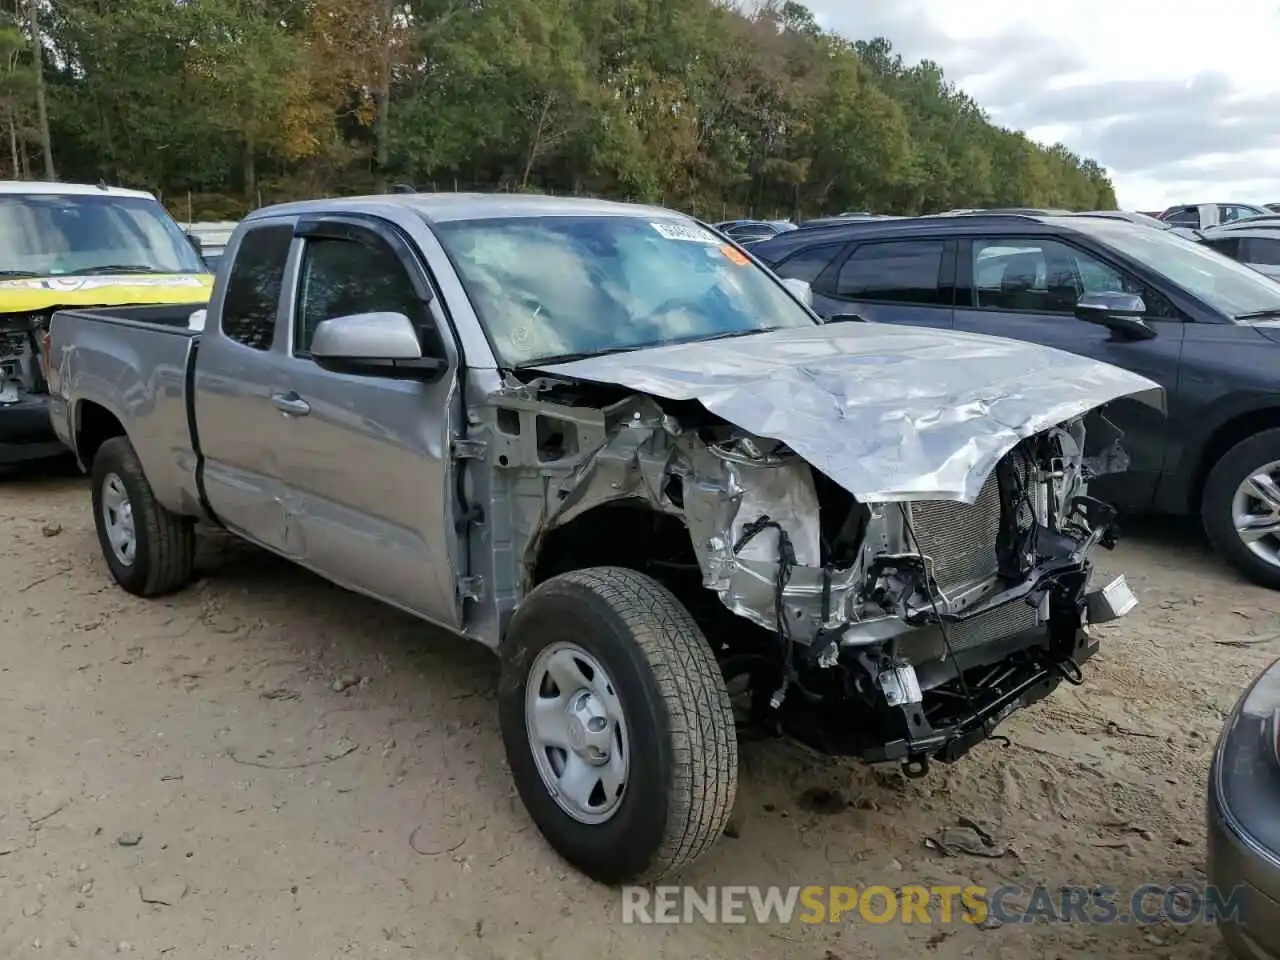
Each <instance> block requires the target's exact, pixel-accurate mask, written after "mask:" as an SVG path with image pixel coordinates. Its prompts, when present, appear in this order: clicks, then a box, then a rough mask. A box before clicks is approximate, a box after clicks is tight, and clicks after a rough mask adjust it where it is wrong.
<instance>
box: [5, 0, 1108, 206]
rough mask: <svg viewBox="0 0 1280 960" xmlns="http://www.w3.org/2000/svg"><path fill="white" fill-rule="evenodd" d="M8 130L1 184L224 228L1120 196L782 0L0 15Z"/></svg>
mask: <svg viewBox="0 0 1280 960" xmlns="http://www.w3.org/2000/svg"><path fill="white" fill-rule="evenodd" d="M6 8H7V9H6ZM0 123H3V126H4V129H3V132H2V133H0V170H3V169H4V168H7V173H4V174H0V175H7V176H13V177H17V178H43V177H46V176H49V175H56V176H57V177H58V178H59V179H63V180H78V181H89V182H97V181H105V182H107V183H111V184H119V185H123V186H134V187H141V188H145V189H150V190H153V191H157V192H159V193H160V194H161V195H162V196H163V197H164V199H165V201H166V202H167V203H169V205H170V207H171V209H174V210H175V212H176V213H181V214H186V213H187V212H188V210H187V205H190V206H191V209H190V213H191V214H193V215H204V216H206V217H208V216H212V217H238V216H240V215H242V214H243V213H244V212H245V211H246V210H247V209H250V208H252V207H253V206H256V205H258V204H259V203H261V202H273V201H277V200H283V199H292V198H298V197H305V196H316V195H336V194H350V193H356V192H365V191H377V190H382V189H386V188H387V186H388V185H389V184H395V183H401V182H405V183H410V184H414V185H416V186H417V187H418V188H419V189H427V188H435V189H482V190H540V191H545V192H551V193H580V194H587V195H595V196H609V197H615V198H626V199H634V200H640V201H646V202H657V203H663V204H665V205H667V206H670V207H675V208H679V209H684V210H687V211H690V212H693V213H696V214H698V215H701V216H704V217H709V218H711V219H720V218H722V217H725V216H737V215H754V216H770V217H772V216H787V217H805V216H814V215H818V214H821V213H838V212H841V211H844V210H870V211H877V212H891V213H906V214H915V213H923V212H932V211H938V210H945V209H952V208H956V207H986V206H1013V205H1028V206H1050V207H1065V208H1069V209H1097V208H1113V207H1114V206H1115V194H1114V191H1113V189H1112V185H1111V182H1110V180H1109V178H1108V176H1107V173H1106V171H1105V170H1104V169H1103V168H1102V167H1100V166H1099V165H1098V164H1097V163H1095V162H1094V161H1093V160H1090V159H1086V158H1081V157H1079V156H1077V155H1075V154H1074V153H1072V152H1071V151H1070V150H1068V149H1067V148H1066V147H1065V146H1062V145H1057V146H1053V147H1048V148H1046V147H1043V146H1041V145H1039V144H1036V143H1034V142H1032V141H1031V140H1029V139H1028V138H1027V137H1026V136H1024V135H1023V134H1022V133H1020V132H1017V131H1012V130H1007V129H1004V128H1001V127H1000V126H998V125H996V124H994V123H993V122H992V121H991V119H990V118H989V117H988V115H987V114H986V113H985V112H984V111H983V110H982V108H981V107H980V106H979V105H978V104H977V103H976V102H975V101H974V100H973V99H972V98H970V97H969V96H968V95H966V94H965V93H963V92H962V91H961V90H959V89H957V88H956V86H955V85H954V84H953V83H951V82H949V81H948V80H947V79H946V78H945V76H944V74H943V71H942V69H941V68H940V67H939V66H938V65H937V64H936V63H933V62H930V61H923V62H920V63H914V64H911V63H907V62H905V61H904V60H903V58H902V57H901V56H899V55H898V54H896V53H895V52H894V50H893V48H892V46H891V44H890V43H889V41H887V40H885V39H883V38H876V39H871V40H867V41H850V40H847V39H845V38H842V37H839V36H836V35H834V34H831V33H829V32H826V31H824V30H822V29H821V28H820V27H819V26H818V24H817V23H816V21H815V19H814V17H813V15H812V14H811V13H810V11H809V10H808V9H807V8H806V7H804V6H802V5H801V4H799V3H795V2H783V0H766V2H763V3H760V4H758V5H756V6H754V7H752V8H750V9H747V10H744V8H743V5H741V4H738V3H735V2H732V0H0Z"/></svg>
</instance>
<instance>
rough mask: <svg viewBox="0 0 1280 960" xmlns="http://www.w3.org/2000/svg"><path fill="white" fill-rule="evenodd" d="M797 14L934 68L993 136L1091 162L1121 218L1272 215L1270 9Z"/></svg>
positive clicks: (1184, 2)
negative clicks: (1250, 210)
mask: <svg viewBox="0 0 1280 960" xmlns="http://www.w3.org/2000/svg"><path fill="white" fill-rule="evenodd" d="M806 5H807V6H808V7H809V9H811V10H812V11H813V12H814V14H815V16H816V17H817V18H818V21H819V22H820V23H821V24H822V25H823V26H824V27H826V28H827V29H830V30H834V31H836V32H838V33H841V34H844V35H845V36H848V37H850V38H852V39H869V38H871V37H873V36H877V35H879V36H885V37H888V38H889V40H890V41H891V42H892V43H893V45H894V47H895V48H896V49H897V50H898V52H900V53H901V54H902V55H903V57H904V58H907V59H909V60H911V61H915V60H919V59H921V58H923V57H927V58H929V59H931V60H935V61H937V62H938V63H939V64H941V65H942V67H943V69H944V70H945V72H946V74H947V76H948V77H949V78H950V79H952V80H954V81H956V82H957V83H958V84H959V85H960V86H961V87H962V88H963V89H964V90H966V91H967V92H968V93H969V94H970V95H971V96H973V97H974V99H975V100H977V101H978V102H979V103H980V104H981V105H982V106H983V107H984V108H986V110H987V112H988V113H990V114H991V116H992V118H993V119H994V120H995V121H996V122H998V123H1000V124H1003V125H1004V126H1010V127H1016V128H1019V129H1022V130H1025V131H1026V132H1027V133H1028V134H1029V135H1030V136H1031V137H1032V138H1034V139H1036V140H1041V141H1044V142H1046V143H1052V142H1054V141H1061V142H1063V143H1065V144H1067V146H1069V147H1071V148H1072V149H1073V150H1075V151H1076V152H1077V153H1080V154H1083V155H1085V156H1091V157H1093V158H1094V159H1096V160H1097V161H1098V162H1099V163H1101V164H1102V165H1103V166H1105V167H1106V168H1107V169H1108V170H1109V171H1110V172H1111V177H1112V181H1113V182H1114V183H1115V185H1116V193H1117V194H1118V197H1119V200H1120V205H1121V207H1123V208H1126V209H1130V210H1163V209H1164V208H1165V207H1166V206H1169V205H1170V204H1173V203H1195V202H1210V201H1214V202H1223V201H1240V202H1244V203H1249V202H1254V203H1266V202H1280V69H1277V66H1278V63H1277V61H1280V0H1211V2H1204V0H1181V2H1172V3H1169V2H1165V3H1159V2H1153V0H1071V2H1069V3H1066V4H1058V5H1050V6H1045V5H1042V4H1028V3H1027V2H1026V0H875V2H873V0H808V2H807V4H806ZM1051 11H1052V12H1051Z"/></svg>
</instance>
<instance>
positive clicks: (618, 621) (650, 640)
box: [499, 567, 738, 884]
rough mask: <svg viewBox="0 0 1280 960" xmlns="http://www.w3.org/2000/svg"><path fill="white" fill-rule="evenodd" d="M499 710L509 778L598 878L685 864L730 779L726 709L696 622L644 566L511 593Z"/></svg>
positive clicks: (709, 829)
mask: <svg viewBox="0 0 1280 960" xmlns="http://www.w3.org/2000/svg"><path fill="white" fill-rule="evenodd" d="M501 654H502V680H501V685H500V692H499V710H500V719H501V726H502V737H503V742H504V744H505V746H506V752H507V760H508V763H509V764H510V766H511V772H512V776H513V778H514V779H515V784H516V789H517V790H518V791H519V792H520V797H521V799H522V800H523V801H524V804H525V806H526V808H528V810H529V814H530V816H531V817H532V818H533V821H534V823H535V824H537V826H538V829H539V830H540V831H541V832H542V834H543V836H544V837H546V839H547V840H548V842H549V843H550V844H551V846H552V847H554V848H555V850H556V851H557V852H558V853H559V854H560V855H561V856H563V857H564V858H565V859H566V860H568V861H569V862H570V863H572V864H573V865H574V866H576V867H577V868H578V869H580V870H582V871H583V872H584V873H585V874H587V875H588V876H590V877H592V878H593V879H595V880H598V881H600V882H602V883H611V884H616V883H626V882H632V881H652V880H656V879H658V878H660V877H663V876H666V875H668V874H671V873H674V872H676V871H678V870H680V869H682V868H683V867H686V866H688V865H689V864H690V863H692V862H693V861H694V860H696V859H697V858H698V857H699V856H701V855H702V854H703V853H704V852H706V850H707V849H708V848H710V846H711V845H712V843H714V842H715V840H716V839H717V838H718V837H719V836H720V834H721V833H722V832H723V831H724V828H725V824H726V823H727V822H728V819H729V815H730V813H731V812H732V810H733V802H734V797H735V794H736V791H737V767H738V747H737V741H736V739H735V738H734V726H733V714H732V712H731V710H730V707H729V697H728V694H727V692H726V690H725V686H724V681H723V680H722V679H721V677H720V671H719V669H718V668H717V666H716V661H715V657H714V656H713V655H712V652H711V648H710V647H709V646H708V644H707V641H706V639H705V638H704V637H703V636H702V632H701V631H700V630H699V629H698V626H697V624H696V623H695V622H694V620H693V618H692V617H691V616H690V615H689V613H688V611H687V610H685V609H684V607H683V606H681V604H680V602H679V601H678V600H676V598H675V597H674V596H673V595H672V594H671V593H670V592H669V591H668V590H667V589H666V588H665V587H663V586H661V585H660V584H659V583H657V582H656V581H655V580H653V579H652V578H650V577H647V576H645V575H644V574H641V573H637V572H636V571H634V570H627V569H622V568H617V567H595V568H591V569H587V570H578V571H574V572H571V573H566V574H562V575H560V576H558V577H553V578H551V579H550V580H548V581H546V582H545V583H543V584H541V585H540V586H539V587H538V588H537V589H536V590H534V591H533V592H532V593H531V594H529V596H528V597H527V598H526V599H525V600H524V602H523V603H521V605H520V607H519V609H518V610H517V611H516V614H515V616H514V618H513V619H512V621H511V625H510V627H509V628H508V630H507V634H506V637H505V638H504V641H503V647H502V651H501Z"/></svg>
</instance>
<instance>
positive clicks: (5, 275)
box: [0, 270, 40, 280]
mask: <svg viewBox="0 0 1280 960" xmlns="http://www.w3.org/2000/svg"><path fill="white" fill-rule="evenodd" d="M38 276H40V274H38V273H32V272H31V271H30V270H0V280H29V279H31V278H32V277H38Z"/></svg>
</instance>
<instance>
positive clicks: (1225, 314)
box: [751, 214, 1280, 589]
mask: <svg viewBox="0 0 1280 960" xmlns="http://www.w3.org/2000/svg"><path fill="white" fill-rule="evenodd" d="M751 252H752V253H753V254H754V255H755V256H756V257H758V258H760V259H761V260H763V261H764V262H765V263H767V264H768V265H770V266H771V267H773V269H774V270H775V271H776V272H777V273H778V274H779V275H780V276H782V277H783V278H790V279H795V280H803V281H806V282H807V283H809V284H810V286H811V288H812V290H813V294H814V308H815V310H817V312H818V313H819V314H821V315H823V316H825V317H828V318H840V319H853V320H866V321H878V322H884V323H898V324H909V325H914V326H927V327H940V328H943V329H954V330H967V331H972V332H975V333H985V334H994V335H997V336H1004V337H1009V338H1012V339H1015V340H1029V341H1033V342H1035V343H1040V344H1044V345H1047V346H1052V347H1058V348H1060V349H1062V350H1067V351H1070V352H1072V353H1078V354H1082V355H1085V356H1089V357H1094V358H1096V359H1099V360H1105V361H1107V362H1109V363H1113V364H1115V365H1117V366H1120V367H1124V368H1126V369H1129V370H1133V371H1135V372H1137V373H1141V374H1143V375H1144V376H1147V377H1150V378H1151V379H1152V380H1155V381H1157V382H1158V383H1160V384H1161V385H1162V386H1163V387H1164V388H1165V391H1166V394H1167V397H1168V416H1167V418H1165V417H1161V416H1160V415H1159V414H1158V413H1157V412H1155V411H1154V410H1152V408H1150V407H1144V406H1143V405H1141V404H1137V403H1133V402H1129V401H1119V402H1117V403H1115V404H1113V405H1112V406H1111V407H1110V408H1108V410H1107V412H1106V417H1107V420H1108V421H1109V422H1110V423H1111V424H1112V425H1113V426H1114V427H1115V428H1116V429H1115V430H1112V431H1111V432H1110V437H1109V438H1107V439H1106V440H1103V441H1102V443H1103V446H1102V447H1098V446H1095V448H1094V451H1093V452H1094V453H1095V454H1097V455H1100V456H1108V457H1109V461H1110V464H1111V467H1112V469H1113V470H1115V471H1116V472H1114V473H1112V474H1110V475H1108V476H1102V477H1099V478H1098V479H1097V480H1096V481H1095V483H1094V487H1093V488H1094V489H1095V490H1097V491H1098V492H1099V495H1100V496H1103V497H1106V498H1107V499H1109V500H1111V502H1112V503H1114V504H1115V505H1116V506H1118V507H1120V508H1121V509H1123V510H1125V511H1127V512H1130V513H1139V512H1146V513H1151V512H1156V513H1166V514H1170V513H1171V514H1195V513H1199V514H1200V515H1201V517H1202V518H1203V522H1204V527H1205V530H1206V531H1207V532H1208V535H1209V538H1210V540H1211V541H1212V542H1213V544H1214V545H1215V546H1216V547H1217V549H1218V550H1219V551H1220V552H1221V553H1222V555H1223V556H1224V557H1225V558H1226V559H1227V560H1228V561H1230V562H1231V564H1232V565H1234V566H1235V567H1236V568H1237V569H1239V570H1240V571H1241V572H1243V573H1244V574H1245V575H1246V576H1248V577H1249V578H1250V579H1252V580H1254V581H1255V582H1257V583H1260V584H1263V585H1265V586H1268V587H1272V588H1275V589H1280V283H1278V282H1276V281H1274V280H1271V279H1268V278H1267V277H1264V276H1262V275H1261V274H1259V273H1258V272H1256V271H1254V270H1250V269H1249V268H1248V267H1245V266H1242V265H1241V264H1238V263H1235V262H1234V261H1232V260H1230V259H1228V258H1226V257H1223V256H1221V255H1219V254H1218V253H1215V252H1214V251H1212V250H1210V249H1207V248H1205V247H1203V246H1200V245H1198V244H1196V243H1193V242H1191V241H1188V240H1185V239H1183V238H1181V237H1178V236H1176V235H1174V234H1172V233H1171V232H1169V231H1160V230H1152V229H1150V228H1148V227H1145V226H1138V225H1136V224H1131V223H1127V222H1125V221H1122V220H1114V219H1107V218H1103V217H1088V216H1034V215H1018V214H973V215H965V216H945V217H918V218H912V219H903V220H887V221H869V222H859V223H848V224H841V225H838V226H831V227H825V228H821V229H812V230H797V231H793V232H791V233H789V234H785V235H783V236H779V237H775V238H774V239H772V240H767V241H765V242H764V243H760V244H756V245H754V246H753V247H752V248H751ZM1104 435H1105V431H1104V430H1099V429H1092V430H1091V431H1090V437H1091V438H1092V439H1093V441H1094V443H1095V444H1097V443H1098V442H1099V438H1103V437H1104ZM1121 436H1122V437H1123V440H1122V442H1121Z"/></svg>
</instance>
